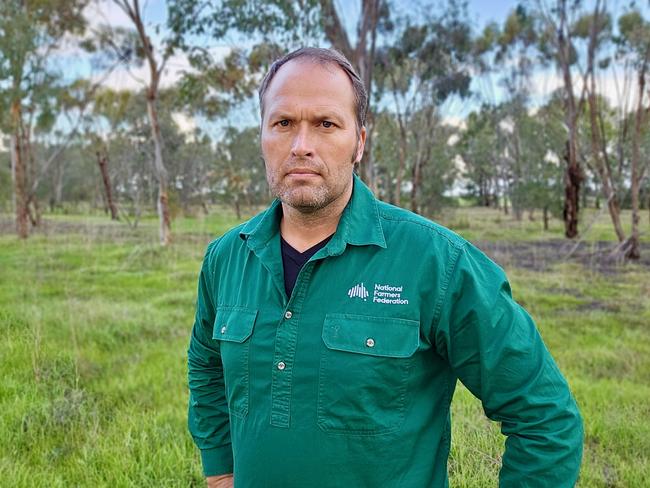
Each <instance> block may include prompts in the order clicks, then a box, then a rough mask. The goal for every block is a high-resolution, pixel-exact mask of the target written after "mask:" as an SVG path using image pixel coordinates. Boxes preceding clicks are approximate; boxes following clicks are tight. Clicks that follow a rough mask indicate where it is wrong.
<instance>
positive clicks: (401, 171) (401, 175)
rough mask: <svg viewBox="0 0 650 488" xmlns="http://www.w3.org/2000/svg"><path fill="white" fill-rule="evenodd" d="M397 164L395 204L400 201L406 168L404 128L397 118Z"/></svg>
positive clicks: (398, 203)
mask: <svg viewBox="0 0 650 488" xmlns="http://www.w3.org/2000/svg"><path fill="white" fill-rule="evenodd" d="M399 136H400V137H399V166H398V167H397V178H396V181H395V202H394V203H395V205H398V206H399V205H400V203H401V201H402V181H403V179H404V171H405V169H406V152H407V148H406V143H407V141H406V129H405V128H404V124H403V123H402V120H401V118H399Z"/></svg>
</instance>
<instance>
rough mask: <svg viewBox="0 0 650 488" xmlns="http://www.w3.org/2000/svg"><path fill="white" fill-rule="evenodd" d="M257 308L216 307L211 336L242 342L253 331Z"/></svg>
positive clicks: (222, 339) (221, 339)
mask: <svg viewBox="0 0 650 488" xmlns="http://www.w3.org/2000/svg"><path fill="white" fill-rule="evenodd" d="M256 317H257V310H251V309H245V308H236V307H221V308H217V316H216V317H215V319H214V329H213V331H212V338H213V339H217V340H220V341H229V342H244V341H245V340H246V339H248V338H249V337H250V335H251V334H252V333H253V325H254V324H255V318H256Z"/></svg>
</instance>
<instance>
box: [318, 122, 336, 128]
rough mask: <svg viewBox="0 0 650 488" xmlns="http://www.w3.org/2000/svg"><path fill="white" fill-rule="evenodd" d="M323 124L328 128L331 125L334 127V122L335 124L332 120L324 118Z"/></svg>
mask: <svg viewBox="0 0 650 488" xmlns="http://www.w3.org/2000/svg"><path fill="white" fill-rule="evenodd" d="M321 125H322V126H323V127H324V128H326V129H329V128H331V127H334V124H333V123H332V122H330V121H329V120H323V121H322V122H321Z"/></svg>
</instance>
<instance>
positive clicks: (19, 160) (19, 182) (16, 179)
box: [11, 101, 29, 239]
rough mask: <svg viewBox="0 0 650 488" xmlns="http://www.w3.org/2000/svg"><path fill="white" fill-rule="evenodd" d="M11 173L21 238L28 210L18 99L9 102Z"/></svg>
mask: <svg viewBox="0 0 650 488" xmlns="http://www.w3.org/2000/svg"><path fill="white" fill-rule="evenodd" d="M11 120H12V126H13V133H12V134H11V169H12V171H11V174H12V179H13V183H14V198H13V199H14V208H15V212H16V233H17V234H18V237H20V238H21V239H27V237H28V236H29V221H28V218H29V217H28V216H29V211H28V202H27V181H26V176H27V175H26V171H25V169H26V168H25V157H24V156H25V154H24V151H23V147H22V141H23V137H22V134H21V131H22V121H21V113H20V101H14V102H13V103H12V104H11Z"/></svg>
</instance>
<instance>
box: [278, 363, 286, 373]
mask: <svg viewBox="0 0 650 488" xmlns="http://www.w3.org/2000/svg"><path fill="white" fill-rule="evenodd" d="M286 367H287V365H286V364H284V361H280V362H279V363H278V369H279V370H280V371H282V370H284V368H286Z"/></svg>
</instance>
